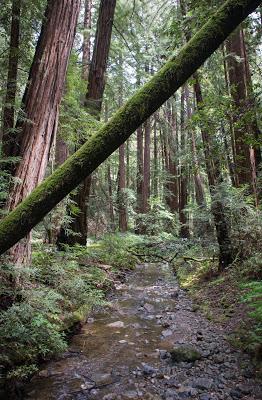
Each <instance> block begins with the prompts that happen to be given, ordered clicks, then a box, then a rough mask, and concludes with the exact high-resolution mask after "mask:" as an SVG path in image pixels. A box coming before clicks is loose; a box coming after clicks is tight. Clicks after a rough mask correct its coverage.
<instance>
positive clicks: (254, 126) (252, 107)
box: [241, 29, 262, 173]
mask: <svg viewBox="0 0 262 400" xmlns="http://www.w3.org/2000/svg"><path fill="white" fill-rule="evenodd" d="M241 39H242V47H243V56H244V61H245V73H246V84H247V112H249V113H250V116H249V119H248V127H249V130H250V132H251V133H252V135H253V137H254V139H255V140H254V141H255V142H256V143H255V145H254V146H253V148H254V153H255V162H256V173H258V168H259V166H260V167H261V162H262V157H261V149H260V147H261V145H262V139H261V137H262V134H261V130H260V129H259V126H258V122H257V104H256V99H255V95H254V90H253V83H252V77H251V71H250V66H249V60H248V54H247V46H246V41H245V34H244V30H243V29H241Z"/></svg>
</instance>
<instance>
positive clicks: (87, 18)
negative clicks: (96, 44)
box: [82, 0, 92, 81]
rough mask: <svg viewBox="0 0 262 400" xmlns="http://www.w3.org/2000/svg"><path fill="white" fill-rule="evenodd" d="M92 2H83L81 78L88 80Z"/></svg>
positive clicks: (87, 0)
mask: <svg viewBox="0 0 262 400" xmlns="http://www.w3.org/2000/svg"><path fill="white" fill-rule="evenodd" d="M91 11H92V0H85V15H84V40H83V57H82V78H83V79H84V80H85V81H87V80H88V72H89V64H90V47H91V43H90V30H91V22H92V19H91V17H92V14H91Z"/></svg>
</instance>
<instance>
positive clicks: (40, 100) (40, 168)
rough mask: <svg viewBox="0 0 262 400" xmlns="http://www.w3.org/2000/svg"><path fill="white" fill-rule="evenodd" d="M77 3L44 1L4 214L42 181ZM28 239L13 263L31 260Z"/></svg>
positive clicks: (15, 251)
mask: <svg viewBox="0 0 262 400" xmlns="http://www.w3.org/2000/svg"><path fill="white" fill-rule="evenodd" d="M79 10H80V0H77V1H75V0H61V1H59V2H58V1H56V0H49V1H48V4H47V8H46V12H45V16H44V22H43V26H42V30H41V34H40V37H39V40H38V43H37V47H36V52H35V56H34V60H33V63H32V67H31V70H30V74H29V79H28V84H27V88H26V91H25V95H24V98H23V110H24V113H25V116H26V120H25V119H23V122H22V123H21V120H20V121H19V122H18V124H19V128H20V132H19V140H18V143H19V149H18V154H19V155H20V156H22V159H21V162H20V163H19V165H18V167H17V169H16V171H15V178H16V183H15V185H14V186H13V188H12V189H11V192H10V196H9V201H8V209H9V210H12V209H14V208H15V207H16V206H17V205H18V204H19V203H20V202H21V201H22V200H23V199H24V198H25V197H26V196H28V194H30V193H31V192H32V190H33V189H34V188H35V187H36V186H37V185H38V184H39V183H40V182H41V181H42V180H43V178H44V176H45V171H46V166H47V163H48V157H49V150H50V146H51V143H52V139H53V137H54V135H55V131H56V129H57V122H58V112H59V104H60V101H61V97H62V93H63V86H64V81H65V75H66V69H67V64H68V59H69V55H70V52H71V48H72V45H73V40H74V36H75V30H76V24H77V19H78V14H79ZM30 254H31V250H30V238H29V236H28V237H27V238H25V239H24V240H23V241H21V242H20V243H18V244H17V245H16V246H14V247H13V248H12V249H11V252H10V256H11V260H12V262H13V263H17V264H22V263H26V262H27V261H28V260H29V259H30Z"/></svg>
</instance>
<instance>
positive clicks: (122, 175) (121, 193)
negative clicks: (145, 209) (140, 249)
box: [118, 143, 127, 232]
mask: <svg viewBox="0 0 262 400" xmlns="http://www.w3.org/2000/svg"><path fill="white" fill-rule="evenodd" d="M125 189H126V165H125V143H124V144H122V145H121V146H120V147H119V185H118V207H119V230H120V232H126V231H127V213H126V205H125Z"/></svg>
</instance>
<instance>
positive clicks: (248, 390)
mask: <svg viewBox="0 0 262 400" xmlns="http://www.w3.org/2000/svg"><path fill="white" fill-rule="evenodd" d="M237 390H239V391H240V392H242V393H243V394H245V395H247V394H250V393H251V392H252V389H251V388H250V387H248V386H245V385H238V386H237Z"/></svg>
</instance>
